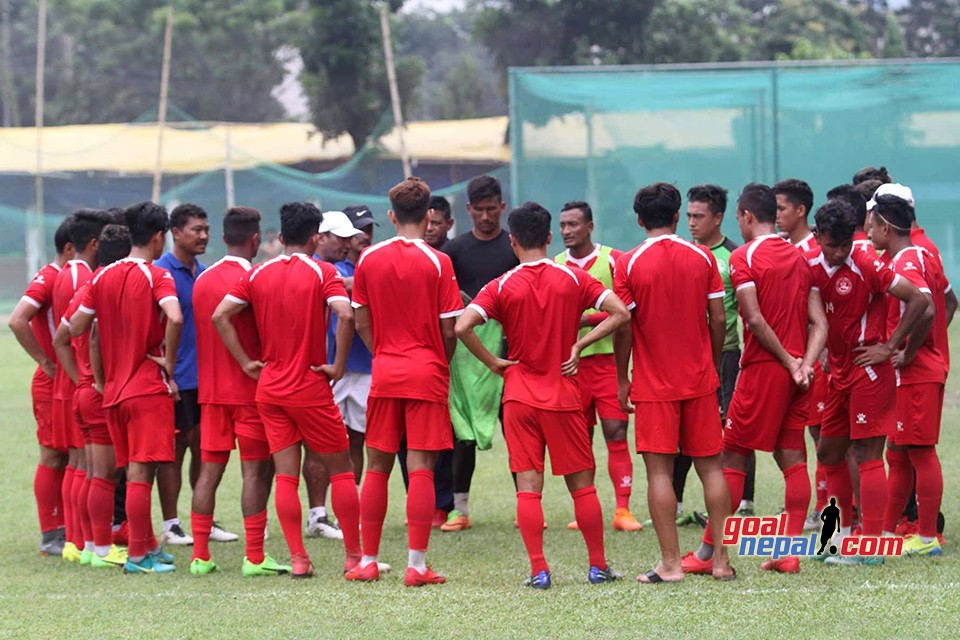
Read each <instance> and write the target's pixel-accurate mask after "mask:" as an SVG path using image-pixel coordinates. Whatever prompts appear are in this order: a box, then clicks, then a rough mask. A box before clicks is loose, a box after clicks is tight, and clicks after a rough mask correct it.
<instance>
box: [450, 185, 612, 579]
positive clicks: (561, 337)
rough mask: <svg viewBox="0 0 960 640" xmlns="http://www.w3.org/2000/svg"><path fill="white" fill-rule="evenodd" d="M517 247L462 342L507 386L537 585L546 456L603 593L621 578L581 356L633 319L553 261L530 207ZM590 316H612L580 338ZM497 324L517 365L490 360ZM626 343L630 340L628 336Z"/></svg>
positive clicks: (516, 224)
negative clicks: (483, 334) (606, 529)
mask: <svg viewBox="0 0 960 640" xmlns="http://www.w3.org/2000/svg"><path fill="white" fill-rule="evenodd" d="M508 224H509V226H510V244H511V246H512V247H513V250H514V253H516V255H517V258H518V259H519V260H520V266H518V267H515V268H513V269H511V270H510V271H508V272H506V273H505V274H504V275H502V276H500V277H499V278H497V279H496V280H493V281H491V282H489V283H488V284H487V285H486V286H484V287H483V289H481V290H480V292H479V293H478V294H477V296H476V298H474V299H473V301H472V302H471V303H470V304H469V306H468V307H467V310H466V311H465V312H464V314H463V316H462V317H461V318H460V320H458V321H457V326H456V331H457V337H459V338H460V340H461V341H463V344H464V345H465V346H466V347H467V348H468V349H469V350H470V352H471V353H473V355H474V356H476V357H477V358H478V359H479V360H480V361H481V362H483V363H484V364H485V365H486V366H487V367H488V368H489V369H490V370H491V371H493V372H494V373H495V374H497V375H502V376H503V377H504V394H503V422H504V436H505V438H506V440H507V450H508V452H509V455H510V470H511V471H513V472H514V473H516V474H517V522H518V523H519V525H520V534H521V536H522V537H523V542H524V545H525V546H526V548H527V555H528V556H529V558H530V569H531V570H530V574H531V575H530V579H529V580H528V581H527V583H526V584H527V585H528V586H530V587H533V588H536V589H547V588H549V587H550V582H551V578H550V568H549V566H548V565H547V561H546V558H544V555H543V507H542V506H541V495H542V493H543V473H544V453H545V451H546V450H549V452H550V467H551V469H552V471H553V473H554V475H562V476H563V477H564V480H565V481H566V484H567V489H569V491H570V495H571V496H572V497H573V506H574V513H575V514H576V517H577V525H578V526H577V528H578V529H580V531H581V533H582V534H583V538H584V540H585V541H586V543H587V553H588V555H589V566H590V568H589V571H588V573H587V579H588V580H589V581H590V582H591V583H593V584H599V583H602V582H609V581H611V580H616V579H617V578H619V577H620V575H619V574H617V573H615V572H614V571H613V570H612V569H611V568H610V566H609V565H608V563H607V561H606V554H605V553H604V545H603V513H602V511H601V508H600V501H599V500H598V499H597V490H596V488H595V487H594V484H593V477H594V471H595V469H596V466H595V463H594V459H593V447H592V444H591V442H590V437H589V433H588V431H587V429H586V421H585V420H584V411H583V404H582V401H581V391H580V387H581V386H582V384H583V383H582V382H581V380H580V378H579V377H578V376H577V373H578V365H579V363H580V355H581V353H582V352H583V351H584V350H586V349H588V348H589V347H590V346H591V345H592V344H595V343H596V342H597V341H598V340H601V339H603V338H605V337H607V336H609V335H610V334H612V333H613V332H614V331H616V330H617V329H618V328H620V327H622V326H624V325H625V324H626V322H627V320H628V319H629V314H628V313H627V309H626V308H625V307H624V305H623V302H621V301H620V299H619V298H617V296H615V295H613V293H612V292H611V291H610V289H609V288H607V287H604V286H603V285H602V284H601V283H600V281H599V280H597V279H596V278H594V277H592V276H591V275H590V274H589V273H587V272H585V271H583V270H582V269H580V268H577V267H569V266H566V265H561V264H557V263H555V262H553V261H551V260H550V259H549V258H548V257H547V245H548V244H549V243H550V239H551V233H550V212H548V211H547V210H546V209H544V208H543V207H542V206H540V205H539V204H537V203H535V202H527V203H525V204H523V205H521V206H520V207H518V208H516V209H514V210H513V211H512V212H510V216H509V218H508ZM587 309H597V310H599V311H602V312H603V313H605V314H606V315H605V317H604V319H603V320H602V321H601V322H600V323H599V324H597V325H596V326H595V327H593V328H592V329H591V330H590V331H589V332H588V333H587V334H586V335H585V336H583V337H581V338H579V339H578V336H577V332H578V329H579V327H580V324H581V320H582V318H583V313H584V311H586V310H587ZM490 319H495V320H497V321H498V322H500V323H501V324H502V325H503V330H504V334H505V336H506V338H507V344H508V345H509V353H508V358H509V360H503V359H500V358H498V357H496V356H494V355H493V354H491V353H490V352H489V350H487V348H486V347H484V345H483V343H482V342H481V340H480V338H479V337H478V336H477V334H476V333H475V332H474V327H476V326H478V325H480V324H483V323H484V322H486V321H488V320H490ZM623 333H624V334H625V333H626V332H623Z"/></svg>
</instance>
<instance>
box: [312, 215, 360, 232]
mask: <svg viewBox="0 0 960 640" xmlns="http://www.w3.org/2000/svg"><path fill="white" fill-rule="evenodd" d="M319 232H320V233H332V234H333V235H335V236H339V237H341V238H352V237H354V236H359V235H363V231H361V230H360V229H357V228H356V227H355V226H353V223H352V222H350V218H348V217H347V214H345V213H344V212H343V211H326V212H324V214H323V221H322V222H321V223H320V229H319Z"/></svg>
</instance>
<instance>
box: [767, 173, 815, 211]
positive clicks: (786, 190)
mask: <svg viewBox="0 0 960 640" xmlns="http://www.w3.org/2000/svg"><path fill="white" fill-rule="evenodd" d="M773 193H774V196H780V195H782V196H786V197H787V200H789V201H790V204H792V205H793V206H795V207H799V206H800V205H803V206H804V207H806V208H807V213H808V214H809V213H810V211H811V210H812V209H813V189H811V188H810V185H808V184H807V183H806V182H804V181H803V180H797V179H795V178H788V179H787V180H781V181H780V182H778V183H777V184H775V185H773Z"/></svg>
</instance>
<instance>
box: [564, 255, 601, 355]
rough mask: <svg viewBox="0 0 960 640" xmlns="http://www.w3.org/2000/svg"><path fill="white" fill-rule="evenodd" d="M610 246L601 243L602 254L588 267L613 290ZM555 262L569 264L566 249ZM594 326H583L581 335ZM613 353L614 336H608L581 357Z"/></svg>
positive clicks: (588, 271)
mask: <svg viewBox="0 0 960 640" xmlns="http://www.w3.org/2000/svg"><path fill="white" fill-rule="evenodd" d="M610 251H611V249H610V247H607V246H604V245H600V255H598V256H597V259H596V260H594V261H593V264H592V265H591V266H590V268H589V269H587V273H589V274H590V275H592V276H593V277H594V278H596V279H597V280H599V281H600V283H601V284H602V285H603V286H605V287H606V288H607V289H610V290H613V274H612V273H611V271H610ZM553 261H554V262H556V263H558V264H567V252H566V251H564V252H563V253H560V254H558V255H557V257H555V258H554V259H553ZM574 266H575V265H574ZM585 313H589V314H593V313H600V312H599V311H597V310H596V309H589V310H588V311H586V312H585ZM592 328H593V327H583V328H582V329H580V337H581V338H582V337H583V336H585V335H587V334H588V333H590V330H591V329H592ZM612 354H613V336H612V335H610V336H607V337H606V338H604V339H603V340H600V341H598V342H594V343H593V344H592V345H590V346H589V347H587V348H586V349H584V350H583V353H581V354H580V357H581V358H586V357H587V356H596V355H612Z"/></svg>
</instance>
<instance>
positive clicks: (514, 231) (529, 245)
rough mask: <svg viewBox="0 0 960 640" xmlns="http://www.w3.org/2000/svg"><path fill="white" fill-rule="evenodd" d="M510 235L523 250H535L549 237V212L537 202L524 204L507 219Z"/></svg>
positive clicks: (543, 244) (545, 242)
mask: <svg viewBox="0 0 960 640" xmlns="http://www.w3.org/2000/svg"><path fill="white" fill-rule="evenodd" d="M507 225H508V226H509V227H510V235H512V236H513V239H514V240H516V241H517V244H519V245H520V246H521V247H523V248H524V249H537V248H539V247H542V246H545V245H546V244H547V238H549V237H550V212H549V211H547V210H546V209H545V208H544V207H543V206H542V205H541V204H540V203H538V202H524V203H523V204H522V205H520V206H519V207H517V208H516V209H514V210H513V211H511V212H510V215H509V216H508V217H507Z"/></svg>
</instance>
